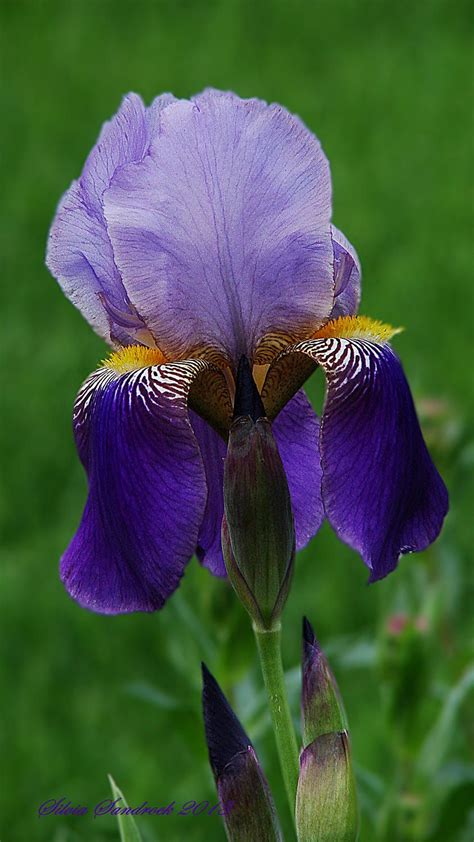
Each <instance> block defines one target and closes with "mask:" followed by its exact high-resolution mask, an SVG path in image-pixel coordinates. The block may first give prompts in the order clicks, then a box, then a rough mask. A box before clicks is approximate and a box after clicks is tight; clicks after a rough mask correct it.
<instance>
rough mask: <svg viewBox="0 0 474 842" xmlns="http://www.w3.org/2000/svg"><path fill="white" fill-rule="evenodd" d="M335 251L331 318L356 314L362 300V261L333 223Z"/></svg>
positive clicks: (332, 231) (332, 232) (333, 245)
mask: <svg viewBox="0 0 474 842" xmlns="http://www.w3.org/2000/svg"><path fill="white" fill-rule="evenodd" d="M331 236H332V247H333V252H334V306H333V308H332V311H331V314H330V318H331V319H337V318H339V316H354V315H355V314H356V313H357V310H358V307H359V302H360V278H361V270H360V262H359V258H358V256H357V252H356V250H355V248H354V247H353V246H351V244H350V242H349V240H347V239H346V237H345V236H344V234H343V233H342V232H341V231H339V230H338V229H337V228H336V227H335V226H334V225H331Z"/></svg>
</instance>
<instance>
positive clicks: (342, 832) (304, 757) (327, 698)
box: [296, 618, 358, 842]
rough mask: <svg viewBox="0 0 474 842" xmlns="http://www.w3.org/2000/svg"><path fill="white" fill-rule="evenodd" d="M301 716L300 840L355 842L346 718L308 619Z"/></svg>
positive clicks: (336, 687)
mask: <svg viewBox="0 0 474 842" xmlns="http://www.w3.org/2000/svg"><path fill="white" fill-rule="evenodd" d="M301 710H302V726H303V728H302V731H303V746H304V748H303V751H302V753H301V756H300V775H299V779H298V789H297V795H296V827H297V831H298V840H299V842H335V840H338V842H353V840H355V839H357V827H358V811H357V798H356V790H355V782H354V775H353V771H352V763H351V750H350V742H349V734H348V732H347V721H346V715H345V711H344V707H343V704H342V699H341V696H340V693H339V689H338V686H337V684H336V680H335V678H334V676H333V674H332V672H331V670H330V668H329V665H328V662H327V660H326V657H325V655H324V654H323V652H322V651H321V648H320V646H319V644H318V642H317V640H316V637H315V634H314V631H313V629H312V627H311V624H310V623H309V621H308V620H307V619H306V618H304V620H303V682H302V700H301Z"/></svg>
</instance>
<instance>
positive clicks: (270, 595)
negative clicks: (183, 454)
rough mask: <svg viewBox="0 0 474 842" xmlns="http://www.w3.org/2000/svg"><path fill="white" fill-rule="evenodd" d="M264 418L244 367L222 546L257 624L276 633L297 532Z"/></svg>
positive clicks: (229, 466)
mask: <svg viewBox="0 0 474 842" xmlns="http://www.w3.org/2000/svg"><path fill="white" fill-rule="evenodd" d="M243 359H244V360H245V358H243ZM241 412H243V413H245V414H243V415H240V414H239V413H241ZM263 412H264V409H263V405H262V403H261V399H260V395H259V394H258V390H257V387H256V385H255V383H254V380H253V378H252V374H251V371H250V368H249V366H248V362H246V361H245V363H242V362H241V365H240V366H239V373H238V377H237V390H236V399H235V413H234V417H235V420H234V422H233V424H232V426H231V428H230V432H229V441H228V447H227V456H226V460H225V467H224V512H225V516H224V521H223V528H222V546H223V552H224V558H225V562H226V567H227V572H228V574H229V578H230V580H231V582H232V585H233V586H234V588H235V590H236V591H237V594H238V596H239V597H240V599H241V601H242V602H243V603H244V605H245V607H246V609H247V611H248V612H249V613H250V615H251V617H252V619H253V620H254V622H255V624H256V625H257V626H258V627H260V628H264V629H270V628H272V627H273V626H274V625H275V624H277V622H278V619H279V617H280V614H281V611H282V609H283V605H284V603H285V601H286V597H287V595H288V589H289V585H290V580H291V573H292V567H293V558H294V552H295V530H294V523H293V512H292V508H291V500H290V492H289V489H288V482H287V479H286V474H285V470H284V468H283V464H282V461H281V458H280V454H279V452H278V447H277V445H276V442H275V439H274V437H273V433H272V429H271V424H270V422H269V421H268V419H267V418H265V417H264V416H263V415H261V414H260V413H263Z"/></svg>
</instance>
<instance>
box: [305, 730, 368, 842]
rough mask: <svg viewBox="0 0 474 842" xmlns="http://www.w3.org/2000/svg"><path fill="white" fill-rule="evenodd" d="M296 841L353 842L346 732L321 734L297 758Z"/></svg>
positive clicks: (354, 805) (353, 806) (355, 818)
mask: <svg viewBox="0 0 474 842" xmlns="http://www.w3.org/2000/svg"><path fill="white" fill-rule="evenodd" d="M296 828H297V833H298V842H336V841H337V842H355V840H356V839H357V828H358V816H357V802H356V794H355V786H354V777H353V774H352V768H351V758H350V746H349V739H348V735H347V731H339V732H336V733H330V734H322V735H321V736H320V737H318V738H317V739H316V740H313V742H312V743H310V744H309V746H307V747H306V748H305V749H304V751H303V752H302V754H301V757H300V776H299V780H298V790H297V794H296Z"/></svg>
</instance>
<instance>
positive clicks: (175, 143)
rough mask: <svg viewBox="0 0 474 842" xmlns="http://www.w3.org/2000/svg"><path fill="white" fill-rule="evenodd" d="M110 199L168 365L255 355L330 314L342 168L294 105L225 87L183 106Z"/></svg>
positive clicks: (128, 265) (119, 256)
mask: <svg viewBox="0 0 474 842" xmlns="http://www.w3.org/2000/svg"><path fill="white" fill-rule="evenodd" d="M104 200H105V215H106V219H107V223H108V230H109V233H110V236H111V239H112V242H113V248H114V253H115V257H116V261H117V265H118V266H119V269H120V272H121V275H122V278H123V281H124V284H125V287H126V289H127V291H128V293H129V295H130V298H131V300H132V301H133V302H134V304H135V305H136V307H137V309H138V310H139V311H140V312H141V313H143V314H146V320H147V324H149V326H150V328H151V330H152V332H153V333H154V334H155V335H156V336H157V337H159V344H160V347H162V348H163V349H164V351H165V353H166V354H167V356H171V357H173V358H177V357H178V358H179V357H183V356H188V355H190V354H191V352H193V353H194V352H196V351H200V350H201V349H202V348H203V347H205V348H212V349H213V350H214V352H215V353H216V354H217V355H219V356H221V357H222V356H223V357H226V358H228V359H231V360H232V361H234V362H235V361H238V359H239V358H240V356H241V355H242V354H245V355H246V356H248V357H249V358H250V359H251V360H252V359H253V358H254V355H255V349H256V347H257V346H258V344H259V342H260V341H261V340H262V339H263V338H264V337H265V335H266V334H272V335H275V334H277V335H281V334H283V335H284V336H285V341H289V340H290V339H291V338H292V337H297V336H301V335H302V331H304V332H306V335H307V331H308V330H312V329H316V328H317V327H318V326H319V325H321V324H322V323H323V321H324V320H325V319H326V318H327V317H328V315H329V313H330V311H331V308H332V305H333V299H334V278H333V265H332V264H333V249H332V240H331V231H330V214H331V184H330V174H329V167H328V163H327V160H326V158H325V156H324V154H323V152H322V150H321V147H320V145H319V142H318V141H317V140H316V138H315V137H314V135H312V134H311V132H309V131H308V130H307V129H306V128H305V127H304V126H303V124H302V123H301V121H300V120H298V119H297V118H295V117H293V116H292V115H290V114H289V113H288V112H287V111H285V110H284V109H283V108H281V107H279V106H276V105H271V106H268V105H266V104H265V103H263V102H260V101H258V100H241V99H239V98H238V97H236V96H234V95H231V94H222V93H221V94H218V93H215V92H212V91H210V92H206V93H204V94H203V95H201V96H200V97H198V98H197V99H196V100H195V101H194V103H191V102H185V101H179V102H176V103H174V104H172V105H170V106H169V107H167V108H165V109H164V111H163V112H162V115H161V119H160V132H159V134H157V135H156V136H155V138H154V140H153V142H152V144H151V147H150V154H149V155H147V156H146V157H145V158H144V159H143V161H141V162H140V163H136V164H129V165H125V166H123V167H121V168H120V169H119V170H117V172H116V173H115V176H114V177H113V179H112V184H111V187H110V189H109V190H107V191H106V193H105V195H104Z"/></svg>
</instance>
